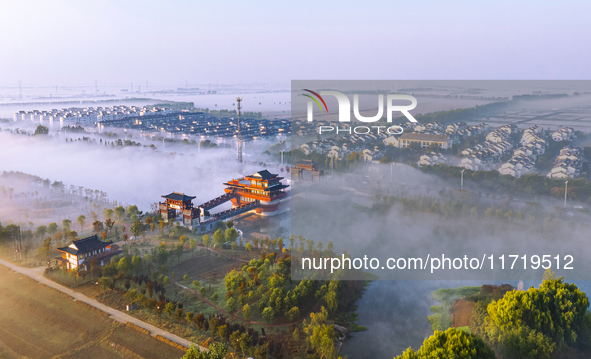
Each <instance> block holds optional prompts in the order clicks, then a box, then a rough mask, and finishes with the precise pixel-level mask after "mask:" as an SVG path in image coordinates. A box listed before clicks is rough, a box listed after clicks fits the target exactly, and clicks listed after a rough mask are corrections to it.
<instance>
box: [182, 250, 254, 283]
mask: <svg viewBox="0 0 591 359" xmlns="http://www.w3.org/2000/svg"><path fill="white" fill-rule="evenodd" d="M244 264H245V263H244V262H239V261H234V260H231V259H229V258H225V257H220V258H218V256H217V255H216V254H214V253H209V254H208V253H203V254H198V255H197V256H196V257H193V258H189V259H186V260H184V261H182V262H181V263H180V264H177V265H175V266H174V267H173V268H172V269H171V271H174V272H175V273H176V276H177V277H178V278H181V277H182V276H184V275H185V274H187V275H188V276H189V281H193V280H198V281H203V280H205V281H207V282H208V283H218V282H219V281H220V280H221V279H223V278H224V276H225V275H226V274H228V273H229V272H231V271H232V269H238V268H241V267H242V266H243V265H244Z"/></svg>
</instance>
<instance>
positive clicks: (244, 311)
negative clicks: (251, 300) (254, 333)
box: [242, 304, 250, 319]
mask: <svg viewBox="0 0 591 359" xmlns="http://www.w3.org/2000/svg"><path fill="white" fill-rule="evenodd" d="M242 315H243V316H244V319H248V318H250V306H249V305H248V304H245V305H244V307H242Z"/></svg>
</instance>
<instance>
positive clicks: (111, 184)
mask: <svg viewBox="0 0 591 359" xmlns="http://www.w3.org/2000/svg"><path fill="white" fill-rule="evenodd" d="M83 136H88V134H85V135H82V134H80V135H79V136H78V135H72V138H78V137H80V138H82V137H83ZM95 139H96V141H97V143H87V142H84V141H80V142H66V141H65V140H64V138H63V135H62V138H58V137H56V136H55V134H54V135H53V137H52V138H46V137H41V136H33V137H29V136H23V135H14V134H11V133H8V132H6V131H3V132H0V153H4V154H6V155H4V156H3V159H2V161H0V172H1V171H21V172H25V173H29V174H33V175H37V176H40V177H42V178H44V179H45V178H49V179H50V180H51V181H52V182H53V181H63V182H64V183H65V184H67V185H75V186H84V187H86V188H91V189H98V190H101V191H105V192H107V193H108V197H109V199H111V200H116V201H118V202H120V203H123V204H137V205H138V206H139V207H140V210H144V211H148V210H150V204H151V203H154V202H158V201H159V200H161V198H160V196H162V195H165V194H168V193H170V192H172V191H176V192H184V193H186V194H188V195H192V196H196V197H197V198H196V199H195V200H194V203H195V204H198V203H202V202H205V201H207V200H209V199H211V198H213V197H217V196H219V195H221V194H223V193H224V192H223V188H224V185H223V183H224V182H226V181H228V180H230V179H232V178H237V177H239V176H241V175H244V174H251V172H252V173H254V172H256V171H258V170H261V169H264V167H265V166H263V165H258V164H252V163H249V162H247V163H246V164H245V166H244V169H243V170H242V172H241V171H240V168H239V166H238V164H237V163H236V160H235V158H236V151H235V149H234V148H233V147H232V148H210V149H201V150H199V148H198V146H197V145H190V146H181V145H176V146H171V145H169V144H166V147H165V151H164V152H163V151H161V149H152V148H149V147H136V146H126V147H115V148H112V147H110V146H104V145H101V144H100V143H98V142H99V137H98V136H96V138H95ZM109 140H110V141H112V140H113V139H109ZM134 140H136V141H139V139H134ZM143 143H145V144H146V145H150V144H152V142H149V141H143ZM156 144H157V145H158V147H160V148H161V143H158V142H156ZM269 145H271V142H268V141H258V142H256V143H254V142H251V143H248V144H246V145H245V160H246V161H251V158H257V159H258V158H259V155H260V153H261V152H263V151H264V150H265V149H266V148H267V147H268V146H269ZM267 167H268V168H269V170H271V171H273V170H275V171H276V170H278V165H268V166H267Z"/></svg>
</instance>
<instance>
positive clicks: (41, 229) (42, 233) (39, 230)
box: [35, 226, 47, 238]
mask: <svg viewBox="0 0 591 359" xmlns="http://www.w3.org/2000/svg"><path fill="white" fill-rule="evenodd" d="M45 233H47V227H46V226H39V227H37V230H35V235H36V236H39V238H43V236H45Z"/></svg>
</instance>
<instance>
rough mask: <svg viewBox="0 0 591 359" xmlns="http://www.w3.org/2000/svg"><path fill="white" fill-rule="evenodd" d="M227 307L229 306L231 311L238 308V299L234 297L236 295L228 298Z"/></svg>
mask: <svg viewBox="0 0 591 359" xmlns="http://www.w3.org/2000/svg"><path fill="white" fill-rule="evenodd" d="M226 308H228V311H229V312H230V313H233V312H234V311H235V310H236V299H234V297H230V298H228V300H227V301H226Z"/></svg>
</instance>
